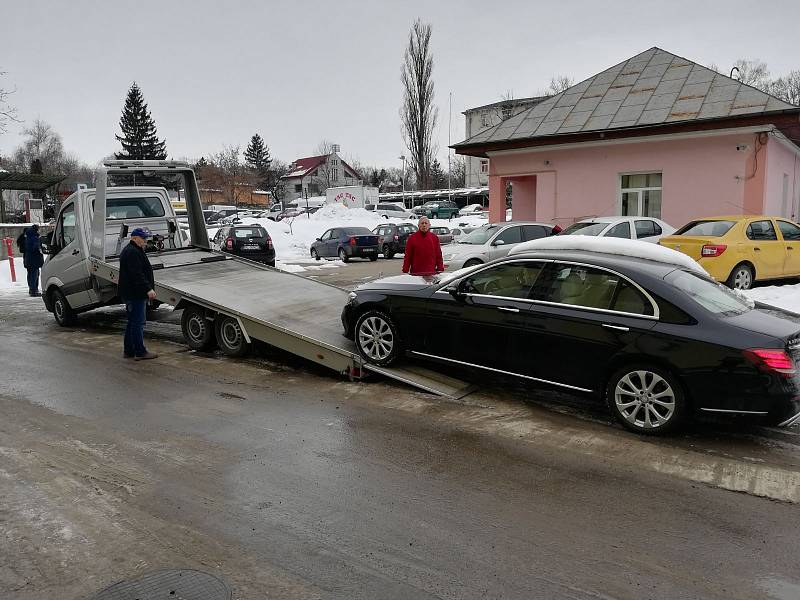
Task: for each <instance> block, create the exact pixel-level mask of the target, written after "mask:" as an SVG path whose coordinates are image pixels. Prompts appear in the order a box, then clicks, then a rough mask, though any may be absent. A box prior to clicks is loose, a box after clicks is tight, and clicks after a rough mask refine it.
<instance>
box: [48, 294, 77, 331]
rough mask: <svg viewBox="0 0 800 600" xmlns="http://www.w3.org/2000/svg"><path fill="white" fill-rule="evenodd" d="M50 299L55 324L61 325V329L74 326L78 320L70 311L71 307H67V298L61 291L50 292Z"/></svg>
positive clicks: (75, 314) (73, 312)
mask: <svg viewBox="0 0 800 600" xmlns="http://www.w3.org/2000/svg"><path fill="white" fill-rule="evenodd" d="M51 297H52V299H53V316H54V317H55V319H56V323H58V324H59V325H61V327H70V326H71V325H74V324H75V322H76V321H77V320H78V315H77V313H76V312H75V311H74V310H72V307H71V306H70V305H69V302H67V298H66V297H65V296H64V294H63V293H62V292H61V290H59V289H54V290H53V291H52V292H51Z"/></svg>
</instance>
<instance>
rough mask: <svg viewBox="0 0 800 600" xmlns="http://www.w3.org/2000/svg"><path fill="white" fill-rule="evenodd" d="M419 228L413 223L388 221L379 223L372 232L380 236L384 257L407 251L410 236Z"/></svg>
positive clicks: (379, 241)
mask: <svg viewBox="0 0 800 600" xmlns="http://www.w3.org/2000/svg"><path fill="white" fill-rule="evenodd" d="M416 230H417V226H416V225H414V224H413V223H397V224H394V223H386V224H383V225H378V226H377V227H376V228H375V229H373V230H372V233H374V234H375V235H377V236H378V247H379V248H380V249H381V254H383V258H392V257H394V255H395V254H402V253H403V252H405V251H406V242H407V241H408V236H410V235H411V234H412V233H414V232H415V231H416Z"/></svg>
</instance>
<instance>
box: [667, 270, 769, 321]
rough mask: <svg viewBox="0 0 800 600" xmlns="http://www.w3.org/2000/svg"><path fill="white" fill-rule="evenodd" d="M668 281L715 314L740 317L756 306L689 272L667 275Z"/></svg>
mask: <svg viewBox="0 0 800 600" xmlns="http://www.w3.org/2000/svg"><path fill="white" fill-rule="evenodd" d="M666 281H667V282H668V283H670V284H672V285H673V286H675V287H676V288H677V289H679V290H680V291H681V292H683V293H684V294H686V295H687V296H689V297H690V298H691V299H692V300H694V301H695V302H697V304H699V305H700V306H702V307H703V308H705V309H706V310H707V311H710V312H712V313H714V314H718V315H726V314H727V315H740V314H742V313H746V312H747V311H749V310H751V309H752V308H753V306H754V305H753V302H752V301H751V300H749V299H747V298H746V297H744V296H740V295H739V294H736V293H735V292H733V291H732V290H730V289H728V288H726V287H725V286H724V285H722V284H721V283H717V282H716V281H711V280H709V279H706V278H704V277H701V276H700V275H697V274H695V273H690V272H689V271H682V270H676V271H673V272H672V273H670V274H669V275H667V277H666Z"/></svg>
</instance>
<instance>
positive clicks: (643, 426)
mask: <svg viewBox="0 0 800 600" xmlns="http://www.w3.org/2000/svg"><path fill="white" fill-rule="evenodd" d="M608 399H609V404H610V405H611V408H612V410H613V412H614V414H615V416H616V417H617V419H618V420H619V421H620V423H622V424H623V425H624V426H625V427H627V428H628V429H630V430H632V431H636V432H638V433H650V434H656V433H662V432H664V431H667V430H669V429H673V428H674V427H675V426H676V425H677V424H678V422H679V421H680V420H681V418H682V416H683V412H684V400H683V394H682V392H681V389H680V387H679V385H678V384H677V382H675V381H674V380H673V378H672V376H670V375H668V374H667V373H666V372H663V371H661V370H660V369H656V368H655V367H647V366H640V367H638V368H630V367H629V368H626V369H622V370H621V371H618V372H617V373H616V374H615V375H614V376H613V377H612V378H611V381H610V382H609V386H608Z"/></svg>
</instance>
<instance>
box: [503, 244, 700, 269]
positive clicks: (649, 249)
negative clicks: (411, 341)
mask: <svg viewBox="0 0 800 600" xmlns="http://www.w3.org/2000/svg"><path fill="white" fill-rule="evenodd" d="M531 250H588V251H590V252H603V253H605V254H619V255H622V256H635V257H637V258H644V259H646V260H652V261H655V262H660V263H666V264H668V265H677V266H681V267H685V268H687V269H692V270H694V271H697V272H699V273H704V274H707V273H706V270H705V269H704V268H703V267H701V266H700V265H699V264H698V263H697V262H696V261H695V260H694V259H693V258H691V257H690V256H688V255H686V254H684V253H683V252H678V251H677V250H672V249H671V248H666V247H664V246H659V245H658V244H653V243H651V242H642V241H639V240H627V239H624V238H608V237H596V236H589V235H556V236H553V237H548V238H542V239H539V240H532V241H530V242H522V243H521V244H517V245H516V246H514V248H512V249H511V252H509V254H519V253H520V252H529V251H531Z"/></svg>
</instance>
